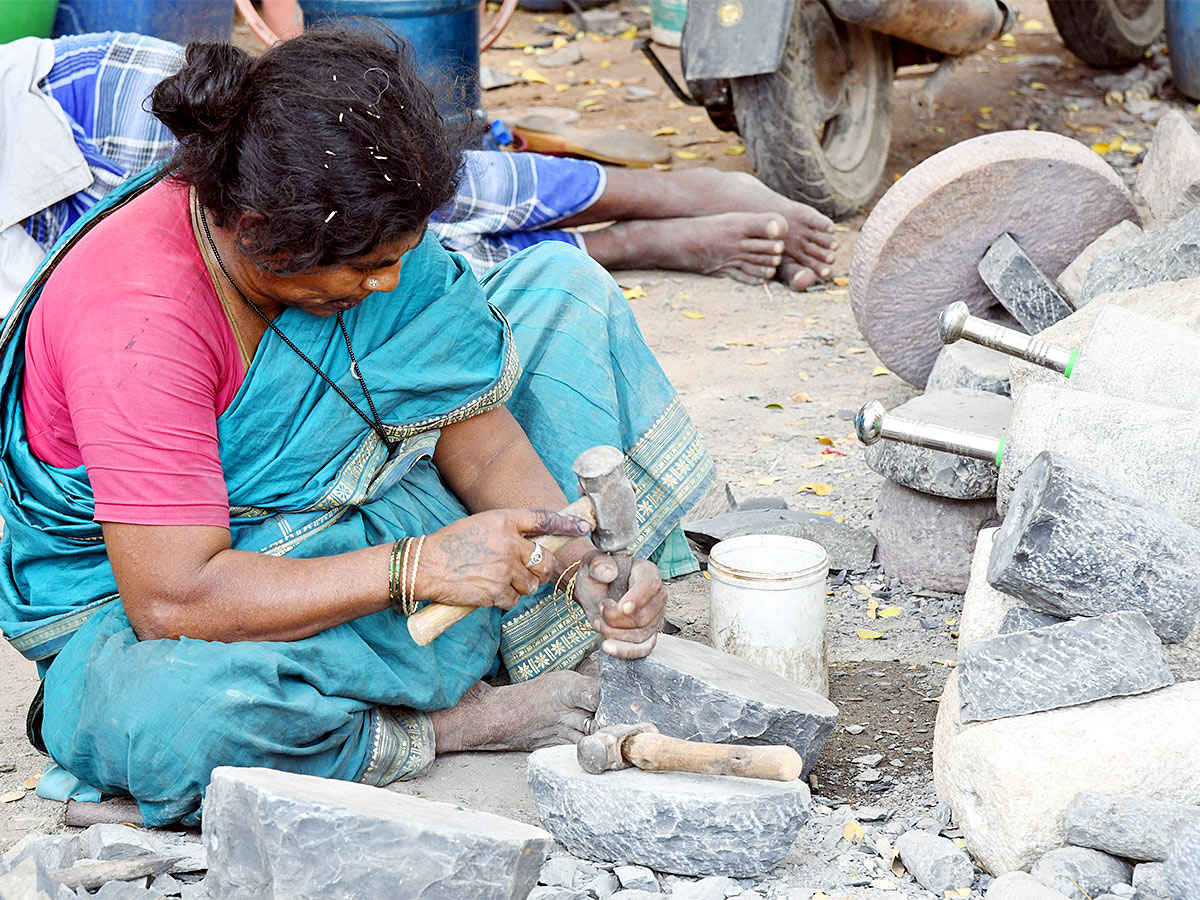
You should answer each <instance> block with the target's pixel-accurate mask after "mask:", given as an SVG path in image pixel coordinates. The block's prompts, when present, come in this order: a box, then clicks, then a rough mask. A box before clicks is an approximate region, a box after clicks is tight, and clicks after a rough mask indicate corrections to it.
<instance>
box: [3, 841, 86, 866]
mask: <svg viewBox="0 0 1200 900" xmlns="http://www.w3.org/2000/svg"><path fill="white" fill-rule="evenodd" d="M81 855H82V854H81V853H80V846H79V835H78V834H55V835H46V834H41V833H38V832H34V833H33V834H27V835H26V836H25V837H23V838H21V839H20V840H19V841H17V842H16V843H15V844H13V845H12V846H11V847H9V848H8V850H7V852H5V854H4V861H3V862H4V865H3V868H5V869H11V868H13V867H14V866H16V865H18V864H19V863H20V862H21V861H22V860H24V859H26V858H28V857H32V858H33V859H35V860H37V863H38V865H40V866H41V867H42V868H43V869H45V870H46V871H48V872H49V871H52V870H54V869H66V868H69V867H71V866H73V865H74V864H75V861H76V860H78V859H79V858H80V857H81Z"/></svg>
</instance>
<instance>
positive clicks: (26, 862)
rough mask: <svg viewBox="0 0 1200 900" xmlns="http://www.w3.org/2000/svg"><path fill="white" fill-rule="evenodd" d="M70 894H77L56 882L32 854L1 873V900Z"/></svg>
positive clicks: (51, 899)
mask: <svg viewBox="0 0 1200 900" xmlns="http://www.w3.org/2000/svg"><path fill="white" fill-rule="evenodd" d="M61 891H66V893H65V894H64V893H61ZM68 896H70V897H74V896H75V895H74V893H72V892H71V891H70V890H69V889H68V888H64V887H63V886H62V885H59V884H55V882H54V881H53V879H51V878H50V876H49V875H48V874H47V873H46V870H45V869H43V868H42V867H41V866H39V865H38V864H37V860H36V859H34V858H33V857H32V856H28V857H26V858H25V859H23V860H21V862H19V863H18V864H17V865H15V866H13V868H12V869H10V870H9V871H7V872H5V873H3V874H0V900H59V898H66V897H68Z"/></svg>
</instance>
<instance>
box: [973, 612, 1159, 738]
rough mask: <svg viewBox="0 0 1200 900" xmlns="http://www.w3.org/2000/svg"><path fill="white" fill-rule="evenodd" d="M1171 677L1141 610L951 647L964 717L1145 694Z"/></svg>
mask: <svg viewBox="0 0 1200 900" xmlns="http://www.w3.org/2000/svg"><path fill="white" fill-rule="evenodd" d="M1173 682H1174V679H1173V678H1172V676H1171V669H1170V667H1169V666H1168V665H1167V658H1166V655H1165V654H1164V653H1163V647H1162V642H1161V641H1159V639H1158V637H1157V636H1156V635H1155V634H1154V629H1153V628H1151V627H1150V623H1149V621H1147V619H1146V617H1145V616H1144V615H1142V614H1141V613H1140V612H1128V611H1126V612H1115V613H1108V614H1107V615H1103V616H1096V617H1095V618H1087V619H1072V620H1071V621H1069V622H1063V623H1062V624H1060V625H1047V626H1045V627H1042V628H1037V629H1034V630H1033V631H1018V632H1014V633H1012V634H1000V635H996V636H995V637H992V638H988V639H987V640H983V641H976V642H975V643H973V644H967V645H966V646H964V647H962V648H961V649H960V650H959V654H958V694H959V716H960V718H961V719H962V721H963V722H964V723H965V722H983V721H989V720H991V719H1002V718H1006V717H1008V716H1021V715H1026V714H1028V713H1034V712H1042V711H1044V710H1048V709H1060V708H1061V707H1064V706H1077V705H1079V704H1081V703H1090V702H1091V701H1093V700H1104V699H1107V698H1109V697H1124V696H1130V695H1132V694H1144V693H1146V692H1148V691H1153V690H1157V689H1158V688H1161V687H1166V686H1167V685H1169V684H1172V683H1173Z"/></svg>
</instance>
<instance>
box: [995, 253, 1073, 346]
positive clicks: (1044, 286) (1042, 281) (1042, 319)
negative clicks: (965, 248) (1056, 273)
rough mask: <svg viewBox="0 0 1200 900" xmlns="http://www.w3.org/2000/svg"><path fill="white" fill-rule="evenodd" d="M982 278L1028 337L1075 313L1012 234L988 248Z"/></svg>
mask: <svg viewBox="0 0 1200 900" xmlns="http://www.w3.org/2000/svg"><path fill="white" fill-rule="evenodd" d="M979 277H980V278H982V279H983V283H984V284H986V285H987V286H988V288H989V289H990V290H991V292H992V293H993V294H994V295H995V296H996V299H997V300H999V301H1000V305H1001V306H1003V307H1004V308H1005V309H1007V310H1008V311H1009V313H1011V314H1012V316H1013V318H1014V319H1016V320H1017V321H1018V322H1020V323H1021V327H1022V328H1024V329H1025V331H1026V332H1027V333H1029V334H1037V333H1038V332H1039V331H1042V330H1043V329H1046V328H1049V327H1050V326H1051V325H1053V324H1054V323H1055V322H1057V321H1058V320H1059V319H1065V318H1066V317H1067V316H1069V315H1070V314H1071V312H1072V309H1071V306H1070V304H1068V303H1067V301H1066V300H1064V299H1063V297H1062V295H1061V294H1059V292H1058V290H1057V288H1056V287H1055V285H1054V283H1053V282H1052V281H1051V280H1050V279H1049V278H1047V277H1046V275H1045V273H1044V272H1042V270H1041V269H1039V268H1038V267H1037V264H1036V263H1034V261H1033V260H1032V259H1030V258H1029V256H1028V255H1027V254H1026V253H1025V251H1024V250H1022V249H1021V247H1020V246H1019V245H1018V244H1017V242H1016V241H1015V240H1013V237H1012V235H1011V234H1008V233H1005V234H1002V235H1000V237H998V238H997V239H996V240H995V241H994V242H993V243H992V246H991V247H989V248H988V251H987V253H985V254H984V255H983V259H982V260H980V262H979Z"/></svg>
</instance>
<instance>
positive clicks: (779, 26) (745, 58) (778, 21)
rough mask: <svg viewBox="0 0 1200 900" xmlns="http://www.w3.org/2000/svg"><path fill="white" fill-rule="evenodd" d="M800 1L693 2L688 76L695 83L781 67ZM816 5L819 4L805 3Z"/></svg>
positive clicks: (685, 52) (686, 47)
mask: <svg viewBox="0 0 1200 900" xmlns="http://www.w3.org/2000/svg"><path fill="white" fill-rule="evenodd" d="M796 2H797V0H688V7H687V19H686V20H685V21H684V23H683V48H682V58H683V72H684V77H686V78H687V80H688V81H689V82H690V81H699V80H703V79H724V78H742V77H743V76H746V75H765V74H766V73H768V72H774V71H775V70H776V69H778V68H779V61H780V60H781V59H783V48H784V45H785V44H786V43H787V36H788V29H789V27H790V26H791V22H792V12H793V11H794V10H795V8H796ZM802 2H805V3H809V2H816V0H802Z"/></svg>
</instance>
